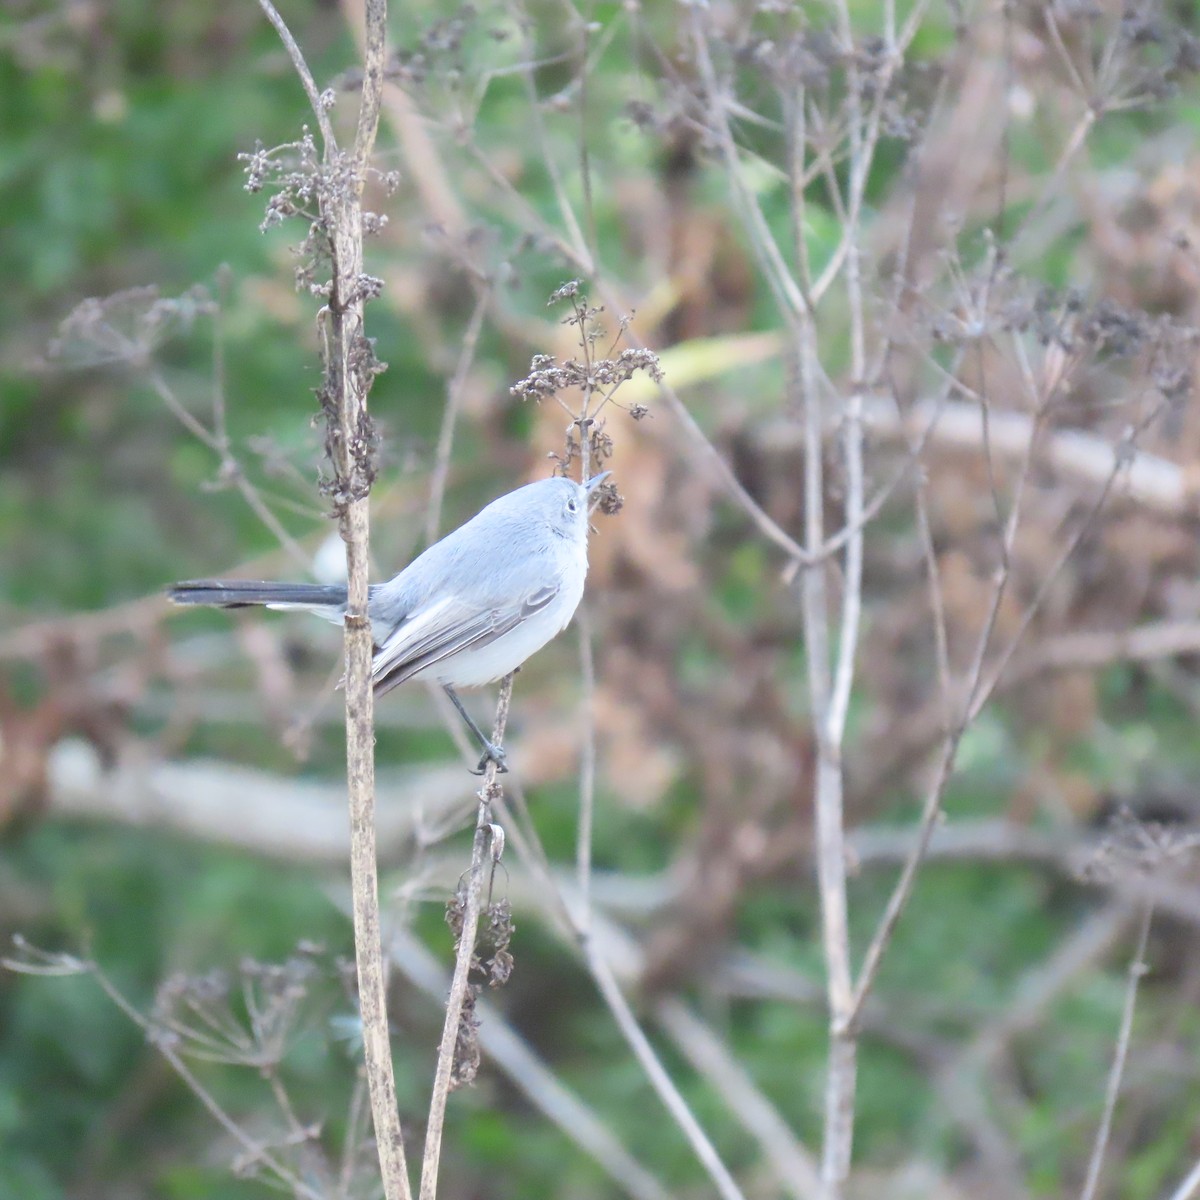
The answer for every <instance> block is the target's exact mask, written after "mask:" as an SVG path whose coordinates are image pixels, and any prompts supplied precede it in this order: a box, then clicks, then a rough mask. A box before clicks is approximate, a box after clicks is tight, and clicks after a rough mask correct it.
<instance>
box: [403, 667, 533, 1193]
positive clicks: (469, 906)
mask: <svg viewBox="0 0 1200 1200" xmlns="http://www.w3.org/2000/svg"><path fill="white" fill-rule="evenodd" d="M512 687H513V676H512V674H511V673H510V674H508V675H506V676H505V677H504V681H503V682H502V683H501V684H500V698H499V700H498V701H497V704H496V722H495V725H494V726H493V731H492V743H493V744H494V745H496V746H501V745H503V743H504V729H505V726H506V725H507V724H508V708H509V704H510V703H511V701H512ZM496 772H497V765H496V760H495V759H491V758H489V759H488V764H487V771H486V772H485V774H484V777H483V786H482V787H481V788H480V789H479V808H478V810H477V813H476V818H475V838H474V841H473V843H472V846H471V866H470V868H469V869H468V871H467V876H466V882H465V886H464V888H463V891H464V892H465V896H464V898H463V906H462V914H461V916H462V930H461V932H460V933H459V935H458V948H457V951H456V954H455V959H454V976H453V978H452V980H451V982H450V996H449V999H448V1000H447V1001H446V1021H445V1024H444V1025H443V1026H442V1040H441V1042H440V1043H439V1045H438V1056H437V1067H436V1069H435V1072H434V1078H433V1094H432V1096H431V1097H430V1100H429V1122H428V1124H427V1125H426V1127H425V1153H424V1156H423V1158H422V1161H421V1192H420V1200H434V1198H435V1197H436V1195H437V1181H438V1169H439V1167H440V1165H441V1157H442V1132H443V1129H444V1126H445V1122H446V1100H447V1098H448V1097H449V1095H450V1084H451V1078H452V1076H453V1072H454V1059H455V1047H456V1045H457V1043H458V1037H459V1027H460V1026H461V1024H462V1016H463V1005H464V1003H465V1002H466V997H467V987H468V984H469V977H470V974H471V963H472V961H473V960H474V957H475V934H476V931H477V930H478V928H479V914H480V912H481V910H482V908H483V892H484V882H485V880H486V879H487V877H488V876H489V875H490V870H489V867H490V866H491V864H492V862H493V859H492V852H493V849H494V846H493V837H494V834H493V830H492V805H493V803H494V802H495V800H496V798H497V796H498V795H499V794H500V785H499V784H498V783H497V782H496Z"/></svg>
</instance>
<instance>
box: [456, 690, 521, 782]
mask: <svg viewBox="0 0 1200 1200" xmlns="http://www.w3.org/2000/svg"><path fill="white" fill-rule="evenodd" d="M442 691H444V692H445V693H446V695H447V696H449V697H450V703H451V704H453V705H454V707H455V708H457V709H458V715H459V716H460V717H462V719H463V720H464V721H466V723H467V728H468V729H470V731H471V732H472V733H473V734H474V735H475V736H476V737H477V738H478V739H479V744H480V746H481V747H482V748H483V757H482V758H481V759H480V760H479V766H478V767H476V768H475V770H474V771H473V772H472V774H474V775H482V774H483V772H484V768H485V767H486V766H487V764H488V762H489V761H491V762H494V763H495V764H496V770H497V771H499V772H500V773H501V774H503V773H504V772H505V771H507V770H508V762H507V759H506V757H505V754H504V751H503V750H502V749H500V747H499V746H496V745H494V744H493V743H492V740H491V739H490V738H489V737H488V736H487V734H485V733H484V732H483V730H482V729H480V728H479V726H478V725H476V724H475V722H474V721H473V720H472V719H471V714H470V713H469V712H467V710H466V709H465V708H463V702H462V701H461V700H460V699H459V698H458V693H457V692H456V691H455V690H454V688H453V687H452V686H451V685H450V684H448V683H443V684H442Z"/></svg>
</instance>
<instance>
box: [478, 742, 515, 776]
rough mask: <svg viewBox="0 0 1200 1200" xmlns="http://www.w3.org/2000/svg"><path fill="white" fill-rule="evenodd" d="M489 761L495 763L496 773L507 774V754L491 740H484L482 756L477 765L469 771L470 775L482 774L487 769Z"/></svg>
mask: <svg viewBox="0 0 1200 1200" xmlns="http://www.w3.org/2000/svg"><path fill="white" fill-rule="evenodd" d="M489 762H494V763H495V764H496V774H497V775H507V774H508V756H507V755H506V754H505V753H504V751H503V750H501V749H500V747H499V746H496V745H494V744H493V743H492V742H485V743H484V747H483V757H482V758H481V759H480V760H479V766H477V767H476V768H475V770H473V771H472V772H471V774H472V775H482V774H483V773H484V772H485V771H486V770H487V765H488V763H489Z"/></svg>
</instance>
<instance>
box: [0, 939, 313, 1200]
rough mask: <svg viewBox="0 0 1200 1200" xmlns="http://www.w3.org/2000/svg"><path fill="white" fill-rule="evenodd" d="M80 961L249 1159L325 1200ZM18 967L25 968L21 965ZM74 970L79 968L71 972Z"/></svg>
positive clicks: (298, 1190) (304, 1196)
mask: <svg viewBox="0 0 1200 1200" xmlns="http://www.w3.org/2000/svg"><path fill="white" fill-rule="evenodd" d="M76 961H77V970H78V971H83V972H86V973H87V974H89V975H91V976H92V978H93V979H94V980H95V981H96V982H97V983H98V984H99V985H100V989H101V990H102V991H103V992H104V994H105V995H106V996H107V997H108V998H109V999H110V1000H111V1001H112V1002H113V1003H114V1004H115V1005H116V1006H117V1008H119V1009H120V1010H121V1012H123V1013H124V1014H125V1016H126V1017H128V1018H129V1020H130V1021H132V1022H133V1023H134V1024H135V1025H136V1026H137V1027H138V1028H139V1029H140V1030H141V1031H142V1033H143V1034H144V1035H145V1036H146V1040H147V1041H149V1042H150V1044H151V1045H153V1046H154V1048H155V1049H156V1050H157V1051H158V1052H159V1053H160V1054H161V1055H162V1056H163V1058H164V1059H166V1061H167V1063H168V1064H169V1065H170V1067H171V1069H172V1070H173V1071H174V1072H175V1073H176V1074H177V1075H178V1076H179V1078H180V1079H182V1080H183V1082H184V1083H185V1084H186V1085H187V1087H188V1090H189V1091H190V1092H191V1093H192V1094H193V1095H194V1096H195V1097H196V1099H197V1100H199V1101H200V1103H201V1104H203V1105H204V1107H205V1108H206V1109H207V1110H208V1113H209V1115H210V1116H211V1117H212V1118H213V1120H215V1121H216V1122H217V1124H218V1125H220V1126H221V1128H222V1129H223V1130H224V1131H225V1132H226V1133H227V1134H228V1135H229V1137H230V1138H232V1139H233V1141H234V1142H236V1143H237V1144H238V1145H239V1146H241V1148H242V1149H243V1150H244V1151H245V1153H246V1155H247V1158H248V1162H249V1163H255V1164H256V1163H261V1164H262V1165H263V1166H265V1167H268V1168H269V1169H270V1170H271V1171H272V1172H274V1174H275V1176H276V1177H277V1178H278V1180H279V1182H280V1183H283V1184H286V1185H287V1187H289V1188H290V1189H291V1190H292V1193H293V1194H294V1195H295V1196H297V1197H299V1198H300V1200H323V1193H322V1192H320V1191H319V1190H317V1189H316V1188H313V1187H310V1186H309V1185H308V1184H306V1183H305V1182H304V1181H303V1180H302V1179H300V1178H299V1176H297V1175H295V1174H293V1172H292V1171H290V1170H289V1169H288V1168H287V1167H286V1166H285V1165H284V1164H283V1163H282V1162H280V1161H279V1159H278V1158H276V1157H275V1155H273V1154H272V1153H271V1152H270V1151H269V1150H267V1149H266V1147H264V1146H260V1145H259V1144H258V1142H256V1141H255V1140H254V1139H253V1138H252V1137H250V1135H249V1134H248V1133H247V1132H246V1131H245V1130H244V1129H243V1128H242V1127H241V1126H240V1125H239V1124H238V1123H237V1122H236V1121H235V1120H234V1119H233V1118H232V1117H231V1116H230V1115H229V1114H228V1113H227V1112H226V1111H225V1110H224V1109H223V1108H222V1107H221V1106H220V1104H219V1103H217V1100H216V1098H215V1097H214V1096H213V1095H212V1093H211V1092H209V1091H208V1089H207V1088H205V1086H204V1085H203V1084H202V1083H201V1082H200V1080H199V1079H197V1078H196V1076H195V1075H194V1074H193V1073H192V1071H191V1068H190V1067H189V1066H188V1065H187V1063H186V1062H185V1061H184V1060H183V1058H182V1057H181V1056H180V1055H179V1054H177V1053H176V1051H175V1049H174V1048H173V1046H172V1045H171V1043H170V1041H169V1040H168V1039H167V1038H165V1037H158V1036H156V1032H157V1031H156V1029H155V1026H154V1025H153V1024H152V1023H151V1022H150V1021H148V1020H147V1019H146V1018H145V1017H144V1016H143V1015H142V1014H141V1013H140V1012H138V1010H137V1009H136V1008H134V1007H133V1005H132V1004H130V1003H129V1001H128V1000H127V999H126V998H125V996H124V995H123V994H122V993H121V992H120V991H118V990H117V988H116V986H115V985H114V984H113V982H112V981H111V980H110V979H109V978H108V976H107V975H105V974H104V972H103V971H102V970H101V969H100V967H99V966H98V965H97V964H96V963H94V962H81V961H78V960H76ZM3 965H5V966H8V967H14V964H12V963H8V962H5V963H4V964H3ZM15 969H18V970H20V969H23V968H22V967H20V966H17V967H15ZM69 973H71V974H74V973H76V972H75V971H72V972H69Z"/></svg>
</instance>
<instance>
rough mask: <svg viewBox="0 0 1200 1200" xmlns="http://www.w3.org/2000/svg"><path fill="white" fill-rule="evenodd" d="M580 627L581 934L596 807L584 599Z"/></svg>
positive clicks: (586, 918) (591, 673)
mask: <svg viewBox="0 0 1200 1200" xmlns="http://www.w3.org/2000/svg"><path fill="white" fill-rule="evenodd" d="M575 623H576V625H577V626H578V628H579V681H580V685H581V688H582V693H583V694H582V696H581V697H580V704H579V707H580V718H581V722H580V723H581V726H582V729H583V744H582V746H581V747H580V764H579V830H578V833H577V836H576V841H575V870H576V877H577V879H578V883H579V894H580V897H581V898H582V911H581V914H580V917H579V920H578V929H579V932H580V933H581V934H583V935H584V936H586V935H587V933H588V930H589V928H590V926H591V915H592V914H591V908H592V828H593V824H594V817H595V807H596V713H595V696H596V657H595V653H594V652H593V650H592V618H591V613H590V612H588V608H587V601H586V600H585V601H584V602H583V603H582V604H581V605H580V606H579V611H578V613H577V614H576V616H575Z"/></svg>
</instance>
